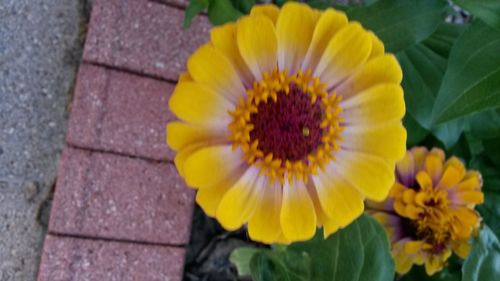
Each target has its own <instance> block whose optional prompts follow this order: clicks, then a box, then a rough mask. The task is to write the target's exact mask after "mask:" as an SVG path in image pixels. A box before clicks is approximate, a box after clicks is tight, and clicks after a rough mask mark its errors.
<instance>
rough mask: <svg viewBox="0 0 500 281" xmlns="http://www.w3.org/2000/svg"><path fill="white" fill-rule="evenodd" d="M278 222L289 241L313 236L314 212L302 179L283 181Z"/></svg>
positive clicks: (314, 230)
mask: <svg viewBox="0 0 500 281" xmlns="http://www.w3.org/2000/svg"><path fill="white" fill-rule="evenodd" d="M280 222H281V229H282V231H283V235H284V236H285V238H286V239H287V240H289V241H303V240H309V239H311V238H312V237H313V236H314V233H315V232H316V214H315V211H314V205H313V202H312V200H311V197H309V194H308V193H307V189H306V187H305V185H304V182H303V181H297V180H295V179H293V182H292V183H290V182H288V181H285V185H284V186H283V205H282V207H281V214H280Z"/></svg>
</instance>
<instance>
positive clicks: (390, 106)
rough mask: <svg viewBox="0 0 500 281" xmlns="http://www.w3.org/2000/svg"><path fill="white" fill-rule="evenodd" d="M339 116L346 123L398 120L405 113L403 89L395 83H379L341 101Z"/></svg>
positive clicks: (378, 122)
mask: <svg viewBox="0 0 500 281" xmlns="http://www.w3.org/2000/svg"><path fill="white" fill-rule="evenodd" d="M340 106H341V107H342V108H343V110H344V111H343V112H342V114H341V116H342V117H343V118H344V121H345V123H347V125H350V124H360V123H361V124H380V123H383V122H388V121H394V120H400V119H401V118H402V117H403V115H404V114H405V103H404V98H403V89H402V88H401V86H399V85H396V84H379V85H377V86H374V87H371V88H369V89H367V90H365V91H363V92H362V93H360V94H359V95H356V96H354V97H352V98H350V99H348V100H347V101H342V102H341V103H340ZM347 125H346V126H347Z"/></svg>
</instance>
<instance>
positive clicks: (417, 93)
mask: <svg viewBox="0 0 500 281" xmlns="http://www.w3.org/2000/svg"><path fill="white" fill-rule="evenodd" d="M462 31H463V27H462V26H459V25H454V24H441V25H440V26H439V28H438V29H437V30H436V32H435V33H434V34H432V36H431V37H429V38H428V39H427V40H425V41H424V42H422V43H419V44H417V45H415V46H412V47H410V48H408V49H406V50H404V51H402V52H399V53H398V54H397V57H398V60H399V62H400V64H401V68H402V70H403V82H402V86H403V88H404V90H405V102H406V107H407V111H408V113H409V114H410V115H411V116H412V117H413V118H414V119H415V120H416V121H417V122H418V123H419V124H420V125H421V126H422V127H423V128H425V129H427V130H431V131H432V132H433V134H434V135H435V136H436V137H437V138H438V139H439V140H440V141H441V142H442V143H443V144H444V145H445V146H446V147H447V148H450V147H452V146H453V145H454V144H455V143H456V142H457V141H458V139H459V137H460V135H461V133H462V130H463V128H464V125H465V122H464V120H453V121H450V122H447V123H445V124H440V125H438V126H432V122H431V121H432V120H431V115H432V108H433V106H434V102H435V99H436V96H437V93H438V91H439V88H440V86H441V82H442V79H443V76H444V73H445V70H446V65H447V62H448V59H447V57H448V54H449V52H450V50H451V48H452V45H453V43H454V42H455V40H456V38H457V37H458V36H459V35H460V33H461V32H462Z"/></svg>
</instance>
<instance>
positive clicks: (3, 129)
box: [0, 0, 86, 281]
mask: <svg viewBox="0 0 500 281" xmlns="http://www.w3.org/2000/svg"><path fill="white" fill-rule="evenodd" d="M84 11H85V9H84V4H83V2H82V1H80V0H0V281H14V280H15V281H18V280H19V281H31V280H35V279H36V273H37V270H38V262H39V256H40V252H41V248H42V243H43V237H44V234H45V231H46V223H47V221H48V212H49V209H50V200H51V189H52V186H53V183H54V181H55V176H56V169H57V160H58V158H59V154H60V152H61V149H62V146H63V140H64V134H65V130H66V121H67V106H68V103H69V101H70V98H71V88H72V85H73V82H74V77H75V72H76V70H77V66H78V64H79V60H80V58H81V47H82V39H81V35H82V34H83V32H82V27H83V26H84V23H85V20H86V13H85V12H84Z"/></svg>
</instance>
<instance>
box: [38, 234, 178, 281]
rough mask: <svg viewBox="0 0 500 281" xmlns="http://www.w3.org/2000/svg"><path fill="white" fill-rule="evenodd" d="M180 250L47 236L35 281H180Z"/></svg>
mask: <svg viewBox="0 0 500 281" xmlns="http://www.w3.org/2000/svg"><path fill="white" fill-rule="evenodd" d="M184 252H185V250H184V249H183V248H177V247H163V246H151V245H143V244H133V243H120V242H110V241H100V240H87V239H78V238H66V237H60V236H52V235H47V237H46V238H45V244H44V250H43V253H42V261H41V264H40V270H39V272H38V281H166V280H169V281H176V280H179V281H180V280H182V271H183V267H184V266H183V263H184Z"/></svg>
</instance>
